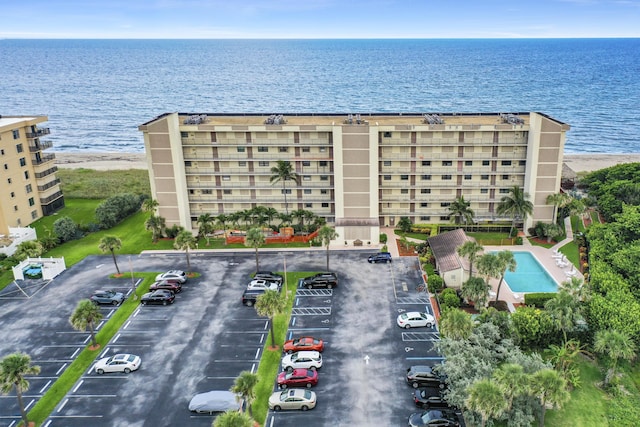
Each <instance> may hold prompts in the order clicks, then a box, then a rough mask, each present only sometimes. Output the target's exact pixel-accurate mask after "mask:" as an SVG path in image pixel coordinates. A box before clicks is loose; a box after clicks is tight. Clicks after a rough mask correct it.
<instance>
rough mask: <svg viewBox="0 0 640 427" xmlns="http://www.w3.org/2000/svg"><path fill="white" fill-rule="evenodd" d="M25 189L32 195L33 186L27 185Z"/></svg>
mask: <svg viewBox="0 0 640 427" xmlns="http://www.w3.org/2000/svg"><path fill="white" fill-rule="evenodd" d="M24 189H25V191H26V192H27V194H29V193H31V192H32V191H33V190H32V189H31V184H27V185H26V186H25V187H24Z"/></svg>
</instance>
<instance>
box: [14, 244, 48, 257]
mask: <svg viewBox="0 0 640 427" xmlns="http://www.w3.org/2000/svg"><path fill="white" fill-rule="evenodd" d="M43 252H44V247H43V245H42V243H40V242H39V241H37V240H27V241H26V242H22V243H20V244H19V245H18V247H17V249H16V251H15V252H14V254H13V257H14V258H15V259H17V260H20V261H23V260H25V259H27V258H38V257H39V256H40V255H42V253H43Z"/></svg>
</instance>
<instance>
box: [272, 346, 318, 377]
mask: <svg viewBox="0 0 640 427" xmlns="http://www.w3.org/2000/svg"><path fill="white" fill-rule="evenodd" d="M321 367H322V355H321V354H320V353H318V352H317V351H297V352H295V353H291V354H287V355H285V356H284V357H283V358H282V370H283V371H287V372H293V370H294V369H300V368H302V369H311V370H312V371H315V370H316V369H320V368H321Z"/></svg>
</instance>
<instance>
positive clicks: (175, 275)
mask: <svg viewBox="0 0 640 427" xmlns="http://www.w3.org/2000/svg"><path fill="white" fill-rule="evenodd" d="M160 280H167V281H171V280H173V281H176V282H178V283H184V282H186V281H187V274H186V273H185V272H184V271H182V270H169V271H167V272H166V273H162V274H158V275H157V276H156V281H157V282H158V281H160Z"/></svg>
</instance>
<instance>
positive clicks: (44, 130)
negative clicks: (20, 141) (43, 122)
mask: <svg viewBox="0 0 640 427" xmlns="http://www.w3.org/2000/svg"><path fill="white" fill-rule="evenodd" d="M50 133H51V131H50V130H49V128H40V129H36V131H35V132H27V138H39V137H41V136H44V135H49V134H50Z"/></svg>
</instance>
